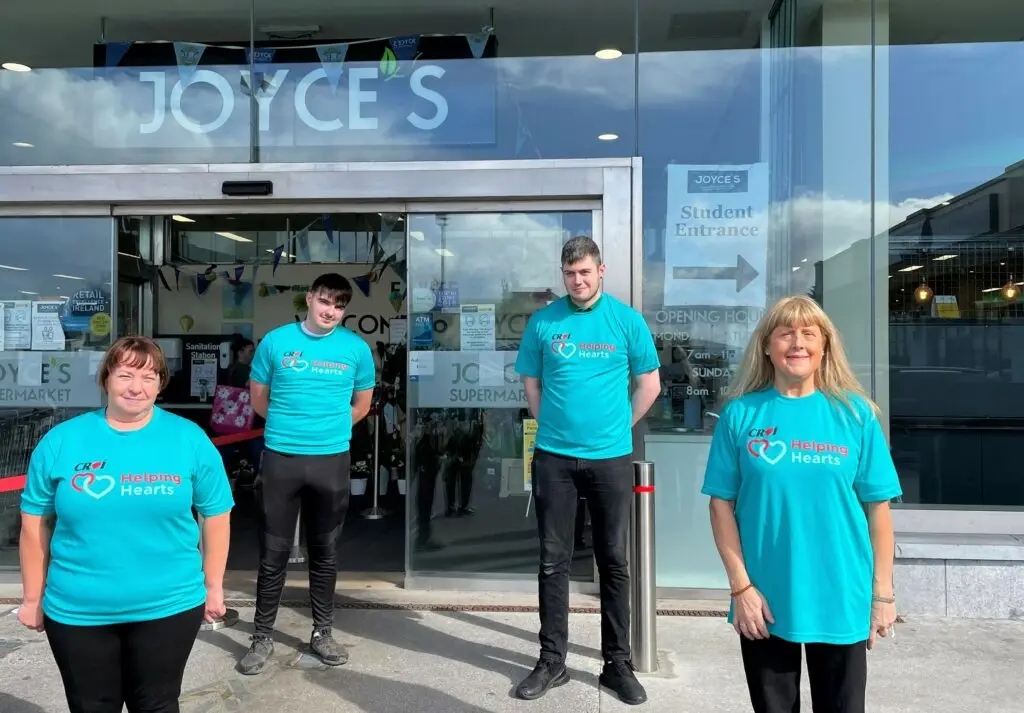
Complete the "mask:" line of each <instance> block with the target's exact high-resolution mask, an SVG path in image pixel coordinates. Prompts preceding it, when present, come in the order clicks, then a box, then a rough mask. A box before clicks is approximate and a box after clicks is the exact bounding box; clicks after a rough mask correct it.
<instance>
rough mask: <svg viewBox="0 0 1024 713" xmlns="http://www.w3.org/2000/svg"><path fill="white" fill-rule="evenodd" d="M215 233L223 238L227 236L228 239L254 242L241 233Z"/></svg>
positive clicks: (239, 241)
mask: <svg viewBox="0 0 1024 713" xmlns="http://www.w3.org/2000/svg"><path fill="white" fill-rule="evenodd" d="M214 235H219V236H221V237H222V238H227V239H228V240H234V241H235V242H236V243H251V242H252V240H250V239H249V238H243V237H242V236H241V235H236V234H234V233H225V232H216V233H214Z"/></svg>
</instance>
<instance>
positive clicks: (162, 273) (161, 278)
mask: <svg viewBox="0 0 1024 713" xmlns="http://www.w3.org/2000/svg"><path fill="white" fill-rule="evenodd" d="M175 273H177V269H175ZM156 274H157V276H158V277H159V278H160V282H161V283H162V284H163V286H164V289H165V290H167V291H168V292H170V291H171V286H170V285H168V284H167V278H166V277H164V271H163V270H162V269H160V270H157V271H156Z"/></svg>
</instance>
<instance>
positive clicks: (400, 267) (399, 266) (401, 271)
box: [391, 258, 407, 280]
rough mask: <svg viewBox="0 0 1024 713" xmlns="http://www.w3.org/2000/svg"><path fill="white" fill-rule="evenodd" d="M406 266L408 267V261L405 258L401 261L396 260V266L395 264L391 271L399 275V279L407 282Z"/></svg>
mask: <svg viewBox="0 0 1024 713" xmlns="http://www.w3.org/2000/svg"><path fill="white" fill-rule="evenodd" d="M406 266H407V264H406V260H405V258H402V259H401V260H396V261H395V264H393V265H392V266H391V269H392V270H394V271H395V274H396V275H398V279H400V280H405V277H406V274H405V268H406Z"/></svg>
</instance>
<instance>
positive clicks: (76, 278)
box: [53, 272, 85, 280]
mask: <svg viewBox="0 0 1024 713" xmlns="http://www.w3.org/2000/svg"><path fill="white" fill-rule="evenodd" d="M53 276H54V277H62V278H64V279H65V280H84V279H85V278H84V277H75V276H74V275H64V274H62V273H60V272H55V273H53Z"/></svg>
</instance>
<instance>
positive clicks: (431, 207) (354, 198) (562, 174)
mask: <svg viewBox="0 0 1024 713" xmlns="http://www.w3.org/2000/svg"><path fill="white" fill-rule="evenodd" d="M641 169H642V165H641V159H640V158H608V159H538V160H525V161H516V160H510V161H433V162H406V163H390V162H385V163H307V164H280V163H278V164H181V165H173V164H166V165H165V164H161V165H111V166H0V217H8V216H9V217H43V216H49V217H64V216H97V217H99V216H105V217H113V216H121V215H136V216H138V215H172V214H180V213H192V214H207V215H209V214H223V213H243V212H248V213H281V212H293V211H299V212H310V211H311V212H382V213H383V212H391V213H431V212H510V211H515V212H523V211H530V210H536V211H568V210H590V211H592V212H593V215H594V238H595V240H597V242H598V244H599V245H600V246H601V251H602V254H603V256H604V260H605V262H606V263H608V264H609V270H608V272H607V273H606V275H605V280H604V289H605V291H606V292H608V293H609V294H611V295H613V296H615V297H617V298H619V299H621V300H622V301H624V302H626V303H627V304H632V305H633V306H634V307H636V308H637V309H640V307H641V303H640V300H641V295H642V265H641V260H640V256H641V254H642V253H641V241H642V234H641V224H642V223H641V221H642V216H641V207H642V194H641V186H640V181H641V175H642V171H641ZM225 181H271V182H273V193H272V195H270V196H266V197H227V196H225V195H224V194H223V192H222V186H223V183H224V182H225ZM162 247H163V245H162V244H160V236H159V235H154V236H153V248H154V254H153V258H154V262H158V263H159V262H162V258H163V255H162V253H163V250H162ZM114 282H116V280H115V281H114ZM112 297H113V299H114V300H116V299H117V295H116V294H115V295H113V296H112ZM152 307H153V304H152V300H144V304H143V305H142V309H143V310H147V309H152ZM152 317H153V315H143V322H144V323H145V324H148V325H151V324H152ZM403 526H404V527H406V529H407V526H408V523H407V521H406V523H405V524H404V525H403ZM406 536H407V537H408V532H407V533H406ZM408 556H409V553H408V543H407V545H406V571H405V573H404V575H405V581H406V586H407V587H408V586H412V587H413V588H419V589H431V588H433V589H450V588H452V587H454V588H456V589H460V590H503V591H510V590H513V591H514V590H522V591H530V590H531V589H535V588H536V578H535V577H534V576H532V575H531V576H529V577H523V578H509V577H493V576H486V575H485V576H471V575H467V576H463V575H454V574H453V575H440V576H434V575H428V574H417V575H415V576H412V577H410V574H409V571H408ZM573 589H574V591H582V592H596V591H597V584H596V567H595V578H594V581H593V582H574V583H573Z"/></svg>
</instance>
